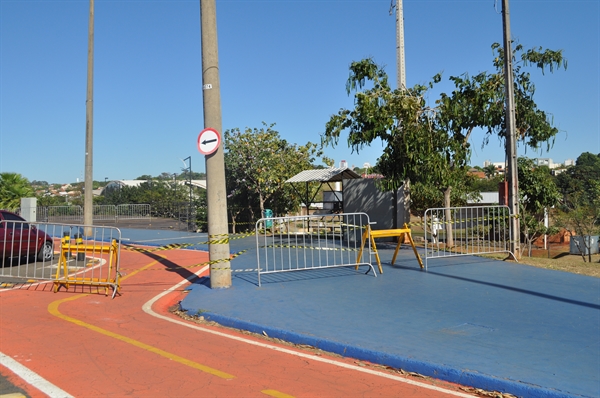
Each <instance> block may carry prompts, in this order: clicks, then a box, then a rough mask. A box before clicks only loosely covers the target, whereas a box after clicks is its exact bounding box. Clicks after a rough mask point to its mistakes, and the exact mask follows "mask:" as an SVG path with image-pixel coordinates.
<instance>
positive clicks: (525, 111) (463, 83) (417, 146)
mask: <svg viewBox="0 0 600 398" xmlns="http://www.w3.org/2000/svg"><path fill="white" fill-rule="evenodd" d="M492 50H493V51H494V52H495V53H496V56H495V58H494V62H493V64H494V66H495V68H496V72H495V73H491V74H490V73H488V72H483V73H480V74H478V75H476V76H473V77H470V76H469V75H468V74H463V75H462V76H452V77H450V80H451V81H452V82H453V83H454V85H455V90H454V91H453V92H452V93H451V94H450V95H447V94H445V93H442V94H441V95H440V98H439V99H438V100H436V101H435V105H433V106H432V105H429V104H427V102H426V99H425V98H426V97H425V94H426V92H427V90H428V89H430V88H433V85H434V84H436V83H438V82H439V81H440V80H441V76H440V75H436V76H434V78H433V81H432V82H430V83H429V84H428V86H423V85H415V86H414V87H413V88H407V89H403V88H402V89H396V90H392V89H391V88H390V87H389V84H388V78H387V74H386V73H385V72H384V70H383V68H381V67H379V66H378V65H376V64H375V63H374V62H373V61H372V60H371V59H364V60H362V61H359V62H353V63H352V64H351V65H350V77H349V78H348V82H347V83H346V91H347V93H348V94H350V93H351V92H353V91H355V94H354V109H352V110H348V109H341V110H340V111H339V112H338V113H337V114H336V115H333V116H332V117H331V118H330V120H329V121H328V122H327V124H326V128H325V133H324V135H323V137H322V141H323V143H325V144H329V145H336V144H337V143H338V140H339V137H340V136H341V134H342V133H343V132H345V131H348V146H349V147H351V148H352V150H356V151H357V152H359V151H360V149H362V148H363V147H364V146H365V145H370V144H371V143H372V142H373V141H375V140H377V139H380V140H381V141H383V143H384V144H385V147H384V150H383V154H382V155H381V157H380V158H379V159H378V160H377V167H378V169H379V170H380V171H381V173H382V174H383V175H384V180H383V184H382V187H383V188H384V189H386V190H393V189H397V188H398V187H399V186H400V185H402V184H403V183H404V182H405V181H407V180H408V181H410V182H411V183H421V184H424V185H431V186H432V187H433V188H438V189H439V190H441V191H442V192H443V195H444V202H443V203H444V206H445V207H450V202H451V197H452V191H453V190H457V189H458V188H459V186H460V181H462V180H464V178H465V176H466V173H467V162H468V160H469V158H470V149H469V138H470V136H471V133H472V132H473V130H474V129H475V128H482V129H484V131H485V132H486V139H485V140H484V142H483V145H485V144H487V142H488V141H489V137H490V136H492V135H496V136H498V137H500V138H504V137H505V136H506V131H505V127H504V126H505V123H504V117H505V112H504V107H505V105H504V104H505V94H504V73H503V65H504V59H503V51H502V48H501V47H500V45H499V44H497V43H495V44H493V45H492ZM513 57H514V58H515V59H516V58H520V61H517V62H513V65H514V84H515V104H516V108H517V114H516V116H517V120H516V122H517V123H516V124H517V130H518V137H519V139H520V141H521V142H522V143H524V144H525V145H527V146H528V147H530V148H532V149H536V150H537V149H539V148H540V145H541V144H542V143H548V145H549V146H550V145H551V143H552V142H551V141H552V138H553V137H554V136H555V135H556V133H557V132H558V130H557V129H556V128H554V127H552V125H551V123H550V119H549V117H548V116H547V115H546V113H544V112H543V111H541V110H540V109H538V107H537V105H536V104H535V102H534V100H533V95H534V93H535V86H534V84H533V83H532V82H531V78H530V74H529V73H528V72H526V71H524V70H523V67H525V66H528V65H535V66H537V67H538V68H540V69H541V70H542V72H543V71H544V70H545V69H546V68H548V69H550V71H553V70H554V69H555V68H558V67H564V66H566V61H564V60H563V57H562V52H561V51H552V50H542V49H541V48H540V49H531V50H527V51H525V50H523V47H522V46H520V45H518V46H516V47H515V50H514V51H513ZM463 186H467V185H465V184H463ZM432 187H429V188H427V189H426V190H424V191H423V192H432V189H433V188H432ZM464 193H465V194H466V192H464ZM459 196H460V195H459ZM428 198H431V195H428ZM413 204H414V198H413ZM447 218H449V214H448V215H447ZM447 221H449V220H447ZM447 229H448V231H447V235H448V241H447V243H448V244H449V245H450V246H452V244H453V243H452V231H451V224H450V223H448V224H447Z"/></svg>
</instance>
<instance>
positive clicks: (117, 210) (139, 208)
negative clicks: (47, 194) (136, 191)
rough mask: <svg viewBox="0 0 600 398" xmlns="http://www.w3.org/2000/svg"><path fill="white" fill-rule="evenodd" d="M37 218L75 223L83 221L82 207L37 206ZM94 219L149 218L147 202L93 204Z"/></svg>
mask: <svg viewBox="0 0 600 398" xmlns="http://www.w3.org/2000/svg"><path fill="white" fill-rule="evenodd" d="M36 212H37V214H36V215H37V219H38V220H39V221H41V222H55V223H59V222H60V223H77V222H83V207H81V206H78V205H73V206H38V208H37V209H36ZM92 214H93V217H94V220H97V221H114V222H118V221H119V220H138V219H151V217H152V216H151V206H150V205H149V204H123V205H118V206H113V205H94V209H93V213H92Z"/></svg>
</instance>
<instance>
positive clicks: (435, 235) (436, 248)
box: [424, 206, 514, 269]
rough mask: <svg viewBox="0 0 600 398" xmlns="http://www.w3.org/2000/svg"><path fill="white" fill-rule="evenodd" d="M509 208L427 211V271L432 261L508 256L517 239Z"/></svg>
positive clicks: (458, 208)
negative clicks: (448, 258)
mask: <svg viewBox="0 0 600 398" xmlns="http://www.w3.org/2000/svg"><path fill="white" fill-rule="evenodd" d="M510 217H511V214H510V209H509V208H508V207H507V206H473V207H447V208H434V209H427V210H426V211H425V217H424V221H425V225H424V229H425V269H427V261H428V260H429V259H433V258H441V257H451V256H468V255H476V254H491V253H509V254H512V252H511V251H510V242H511V239H512V237H513V236H514V235H513V233H512V231H511V229H510V224H511V223H510Z"/></svg>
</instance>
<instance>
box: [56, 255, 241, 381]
mask: <svg viewBox="0 0 600 398" xmlns="http://www.w3.org/2000/svg"><path fill="white" fill-rule="evenodd" d="M158 262H159V261H153V262H152V263H150V264H148V265H146V266H144V267H142V268H140V269H138V270H137V271H134V272H132V273H130V274H128V275H127V276H126V277H130V276H133V275H135V274H136V273H137V272H139V271H142V270H143V269H145V268H149V267H151V266H153V265H155V264H156V263H158ZM126 277H123V278H122V279H125V278H126ZM84 296H88V294H80V295H77V296H72V297H68V298H66V299H61V300H57V301H54V302H52V303H50V304H49V305H48V312H50V313H51V314H52V315H54V316H56V317H57V318H60V319H63V320H65V321H67V322H71V323H74V324H76V325H78V326H82V327H84V328H87V329H90V330H92V331H94V332H98V333H100V334H103V335H105V336H108V337H112V338H114V339H117V340H120V341H123V342H125V343H127V344H131V345H133V346H135V347H138V348H141V349H143V350H146V351H149V352H152V353H154V354H157V355H160V356H162V357H165V358H167V359H170V360H172V361H175V362H179V363H181V364H183V365H186V366H189V367H191V368H194V369H198V370H200V371H202V372H205V373H208V374H211V375H213V376H217V377H220V378H223V379H233V378H235V376H233V375H230V374H229V373H225V372H222V371H220V370H217V369H213V368H211V367H209V366H206V365H202V364H200V363H197V362H194V361H190V360H189V359H186V358H183V357H180V356H179V355H175V354H172V353H170V352H167V351H164V350H161V349H160V348H156V347H153V346H151V345H148V344H145V343H142V342H141V341H137V340H134V339H131V338H129V337H126V336H122V335H120V334H117V333H113V332H111V331H109V330H106V329H102V328H100V327H98V326H95V325H92V324H89V323H86V322H83V321H81V320H79V319H75V318H71V317H70V316H67V315H64V314H62V313H61V312H60V311H59V310H58V307H59V306H60V305H61V304H62V303H65V302H67V301H74V300H77V299H79V298H81V297H84Z"/></svg>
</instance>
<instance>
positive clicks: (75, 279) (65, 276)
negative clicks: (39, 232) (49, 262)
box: [54, 236, 120, 297]
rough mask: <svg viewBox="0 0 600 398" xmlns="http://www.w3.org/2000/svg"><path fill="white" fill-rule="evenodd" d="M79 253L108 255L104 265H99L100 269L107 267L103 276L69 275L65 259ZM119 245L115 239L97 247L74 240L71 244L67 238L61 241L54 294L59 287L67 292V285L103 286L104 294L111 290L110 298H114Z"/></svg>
mask: <svg viewBox="0 0 600 398" xmlns="http://www.w3.org/2000/svg"><path fill="white" fill-rule="evenodd" d="M79 253H85V254H86V255H88V254H89V255H91V256H92V257H93V256H101V255H102V254H108V260H107V262H106V264H101V265H100V266H101V267H107V269H106V270H105V273H104V275H103V273H102V272H100V277H93V275H92V277H87V276H85V275H86V274H88V273H90V272H88V271H86V270H83V271H80V272H78V274H83V276H75V275H72V274H70V273H69V267H68V264H67V257H68V256H70V255H72V254H75V255H76V256H77V254H79ZM118 253H119V244H118V242H117V240H116V239H113V240H112V241H111V243H110V244H108V245H97V244H87V243H84V242H83V241H82V239H80V238H79V239H76V241H75V242H74V243H73V242H71V239H70V238H69V237H68V236H65V237H64V238H62V240H61V246H60V257H59V260H58V267H57V269H56V276H55V278H54V292H55V293H56V292H57V291H58V290H59V289H60V287H61V286H65V287H66V288H67V290H68V289H69V285H84V286H104V288H105V294H106V295H108V289H109V288H112V289H113V294H112V296H113V297H114V296H115V294H116V293H118V291H119V288H120V282H119V269H118V264H119V263H118V261H119V254H118Z"/></svg>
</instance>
